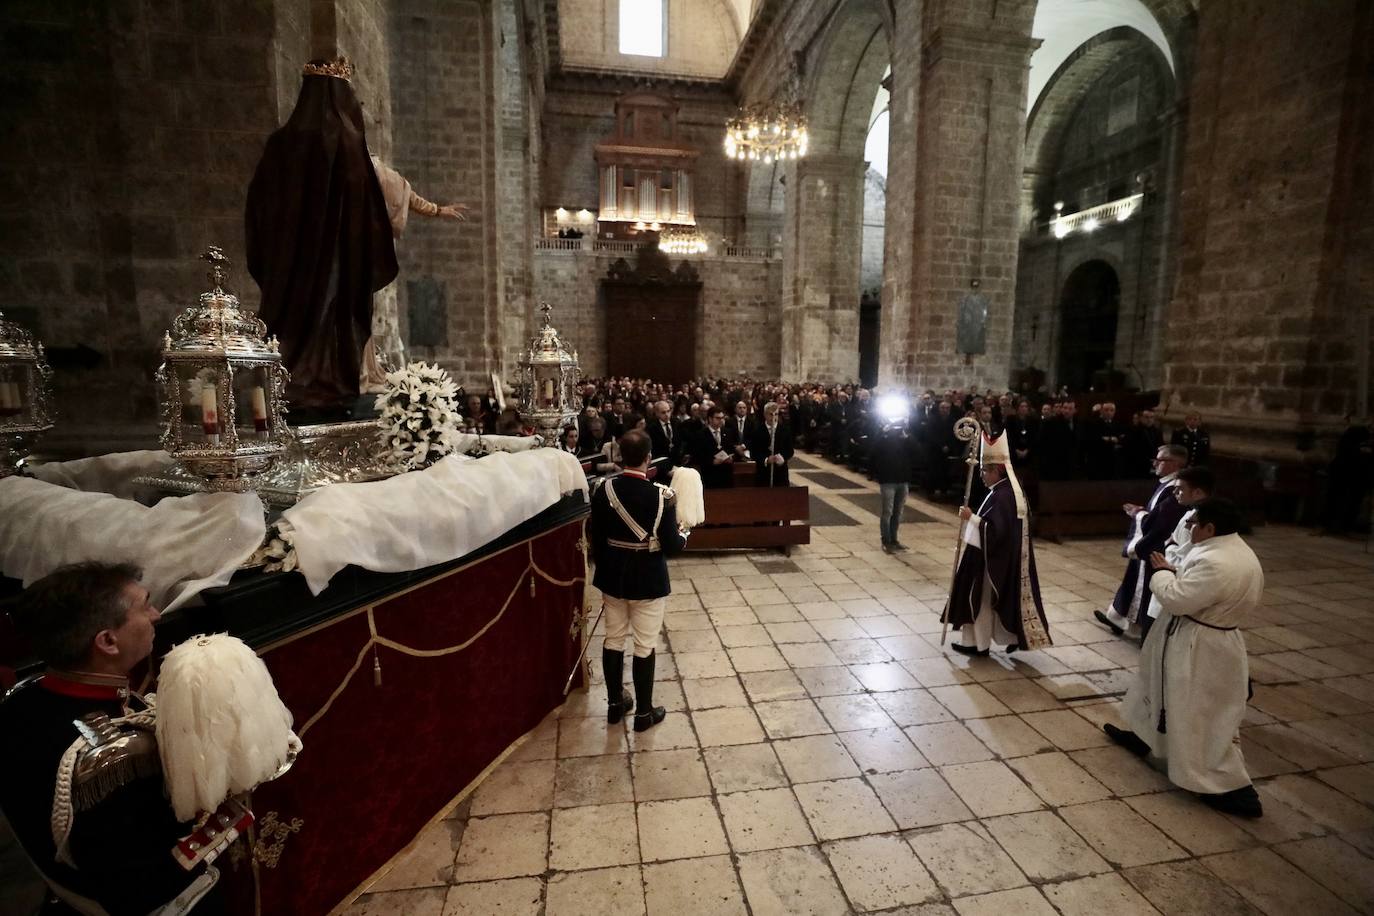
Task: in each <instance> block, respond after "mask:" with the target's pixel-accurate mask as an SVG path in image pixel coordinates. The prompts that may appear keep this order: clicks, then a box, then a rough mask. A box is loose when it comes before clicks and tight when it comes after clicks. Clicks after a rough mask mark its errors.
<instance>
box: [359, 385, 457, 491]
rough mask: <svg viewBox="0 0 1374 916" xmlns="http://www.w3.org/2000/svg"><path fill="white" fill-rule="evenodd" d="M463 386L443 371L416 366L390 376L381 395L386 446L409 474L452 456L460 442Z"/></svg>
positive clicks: (382, 424) (380, 409)
mask: <svg viewBox="0 0 1374 916" xmlns="http://www.w3.org/2000/svg"><path fill="white" fill-rule="evenodd" d="M457 397H458V386H457V385H455V384H454V383H453V379H452V378H450V377H449V374H448V373H447V372H445V371H444V370H443V369H441V368H439V367H438V366H431V365H429V364H427V363H421V362H415V363H411V364H410V365H409V366H406V367H405V368H404V369H398V370H396V371H395V372H388V373H387V376H386V391H384V392H382V393H381V394H379V395H377V410H379V411H380V412H381V418H380V422H381V427H382V433H381V435H382V444H383V445H384V446H385V447H386V449H387V451H388V452H389V453H390V455H391V457H392V458H393V459H394V460H395V461H396V462H397V463H398V464H400V465H402V466H403V467H405V468H406V470H410V471H415V470H420V469H422V468H427V467H429V466H430V465H431V464H433V463H434V462H436V461H438V460H439V459H440V458H442V457H444V456H445V455H447V454H449V453H450V452H452V451H453V450H454V448H455V446H456V442H457V437H458V403H457Z"/></svg>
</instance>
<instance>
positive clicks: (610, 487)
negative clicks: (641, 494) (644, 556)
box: [606, 480, 664, 552]
mask: <svg viewBox="0 0 1374 916" xmlns="http://www.w3.org/2000/svg"><path fill="white" fill-rule="evenodd" d="M654 491H655V492H656V493H657V494H658V514H657V515H655V516H654V533H653V534H650V533H649V532H647V531H645V530H644V526H643V525H641V524H639V522H637V521H635V520H634V517H633V516H632V515H630V513H629V512H628V511H626V509H625V507H624V506H623V505H622V504H621V502H620V500H619V499H618V498H617V497H616V495H615V481H613V480H608V481H606V500H607V502H609V503H610V504H611V508H612V509H614V510H615V514H616V515H618V516H620V520H621V521H622V522H624V523H625V527H626V528H629V529H630V533H631V534H633V535H634V536H635V537H636V538H638V539H639V540H638V541H621V540H617V539H615V538H606V543H607V544H610V545H611V546H612V547H619V548H620V549H621V550H648V551H651V552H657V551H658V550H659V549H660V547H659V543H658V526H659V523H660V522H662V521H663V502H664V496H663V490H662V488H660V487H657V486H655V487H654Z"/></svg>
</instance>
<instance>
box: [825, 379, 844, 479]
mask: <svg viewBox="0 0 1374 916" xmlns="http://www.w3.org/2000/svg"><path fill="white" fill-rule="evenodd" d="M826 414H827V415H828V417H829V419H830V460H831V461H844V460H845V459H846V458H848V457H849V414H850V406H849V394H848V392H846V391H844V389H840V390H839V391H837V392H836V393H835V400H833V401H831V402H830V406H829V407H828V408H827V409H826Z"/></svg>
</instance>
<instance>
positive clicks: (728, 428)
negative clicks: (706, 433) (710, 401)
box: [725, 401, 758, 461]
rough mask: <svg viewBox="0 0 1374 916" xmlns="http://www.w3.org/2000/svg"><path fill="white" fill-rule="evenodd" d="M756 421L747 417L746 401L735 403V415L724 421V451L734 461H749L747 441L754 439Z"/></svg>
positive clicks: (747, 407) (747, 404)
mask: <svg viewBox="0 0 1374 916" xmlns="http://www.w3.org/2000/svg"><path fill="white" fill-rule="evenodd" d="M756 426H758V420H756V419H755V418H754V417H752V416H750V415H749V403H748V402H747V401H736V402H735V415H734V416H732V417H730V419H728V420H726V421H725V450H726V451H727V452H729V453H730V454H731V455H733V456H734V458H735V460H736V461H748V460H749V440H750V439H752V438H753V437H754V428H755V427H756Z"/></svg>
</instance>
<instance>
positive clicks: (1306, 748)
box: [347, 459, 1374, 916]
mask: <svg viewBox="0 0 1374 916" xmlns="http://www.w3.org/2000/svg"><path fill="white" fill-rule="evenodd" d="M811 460H812V461H813V463H815V464H817V465H818V469H821V470H824V471H826V472H832V473H838V474H840V475H841V476H842V477H844V478H845V479H846V480H849V481H852V490H853V491H862V490H870V491H871V490H872V489H874V487H873V485H872V484H870V483H868V482H866V481H864V480H863V479H862V478H860V477H858V476H855V475H853V474H850V473H849V472H847V471H843V470H840V469H837V468H834V467H833V466H829V465H827V464H825V463H824V462H819V461H816V460H815V459H811ZM796 477H797V480H798V482H805V478H806V474H805V473H804V472H797V473H796ZM830 482H832V483H833V482H834V481H830ZM813 492H815V493H818V494H819V496H820V498H821V499H822V500H824V501H825V502H827V503H828V504H830V505H831V506H833V507H834V508H835V509H837V510H839V511H840V512H842V513H844V514H845V515H846V516H848V517H849V518H852V519H854V520H857V521H859V522H861V523H862V524H860V525H854V526H843V525H835V526H828V527H821V528H816V529H814V530H813V531H812V543H811V544H810V546H808V547H805V548H801V549H797V550H794V552H793V553H792V556H791V557H790V559H789V560H784V559H783V558H782V557H781V555H779V554H776V553H773V554H748V555H746V554H717V555H713V556H688V557H685V558H681V559H678V560H676V561H674V563H673V585H674V594H673V597H672V598H671V599H670V604H669V611H668V615H667V620H666V627H665V633H664V634H663V637H662V640H661V642H660V645H659V667H658V677H659V681H660V683H659V685H658V688H657V691H656V700H657V702H658V703H660V704H663V705H666V706H667V708H668V709H669V711H670V712H669V716H668V718H667V720H666V721H665V722H664V723H663V724H662V725H660V726H658V727H656V728H655V729H653V730H652V731H650V732H647V733H645V734H643V735H636V734H634V733H633V732H632V731H628V730H627V729H626V728H625V727H623V726H616V727H612V728H609V729H608V728H607V726H606V723H605V720H604V718H603V715H604V711H605V691H604V687H603V685H601V684H595V685H593V687H592V689H591V691H590V692H589V693H583V694H574V695H573V697H572V698H571V699H570V701H569V702H568V703H567V704H566V705H565V706H564V707H563V708H562V709H561V710H558V711H557V712H555V713H553V714H552V715H550V717H549V718H548V720H547V721H545V722H544V723H543V724H542V725H540V726H539V728H538V729H537V730H536V731H535V732H534V733H533V735H532V736H531V737H530V739H529V740H528V741H527V742H526V743H525V744H524V745H523V746H522V747H521V748H520V749H519V750H518V751H517V752H516V753H515V754H514V755H513V756H512V757H511V758H509V759H508V760H507V761H506V762H504V763H503V764H502V765H501V766H500V767H499V768H498V769H497V770H496V771H494V773H493V774H492V775H491V776H490V778H489V779H488V780H487V781H486V782H485V783H484V784H483V785H482V786H481V787H480V788H479V789H478V790H477V792H476V793H475V794H474V795H473V796H472V797H471V798H470V799H469V800H468V801H467V802H465V803H464V804H463V805H462V806H460V807H459V808H458V810H457V811H456V812H455V813H454V815H453V816H452V817H451V818H450V819H448V820H446V821H444V822H442V823H441V824H439V825H438V826H436V827H435V828H433V829H431V830H430V831H428V832H427V833H426V834H424V835H423V836H421V837H420V838H419V842H418V843H417V844H416V846H415V847H414V848H413V849H412V851H411V852H410V853H408V854H407V855H406V856H405V857H404V858H403V859H401V860H400V861H399V862H398V863H397V865H396V866H395V868H394V869H393V870H392V871H391V872H390V873H389V874H387V875H386V876H385V877H383V878H382V879H381V880H380V881H379V882H378V883H377V884H376V885H375V886H374V887H373V888H372V893H370V894H368V895H366V896H364V897H362V898H360V899H359V900H358V901H357V902H356V903H355V904H354V905H353V907H352V908H351V909H349V910H348V911H347V912H348V913H349V914H351V916H362V914H369V916H371V914H384V913H386V914H389V913H405V914H414V916H439V914H443V916H460V914H476V916H493V914H531V916H534V914H541V913H542V914H546V916H564V914H601V913H616V914H635V913H646V912H647V913H649V914H660V913H667V914H672V916H688V914H743V913H752V914H755V916H763V914H775V913H818V914H819V913H825V914H830V913H851V912H891V913H906V914H915V913H920V914H932V916H933V914H949V913H954V912H957V913H960V914H965V916H973V914H984V913H988V914H991V913H1008V912H1010V913H1018V914H1021V913H1024V914H1036V913H1045V914H1053V913H1055V912H1059V913H1063V914H1080V913H1082V914H1094V913H1113V914H1128V913H1129V914H1134V913H1154V912H1162V913H1166V914H1183V913H1199V914H1202V913H1205V914H1238V913H1255V912H1263V913H1267V914H1272V916H1288V914H1296V913H1303V914H1328V913H1332V914H1334V913H1352V912H1365V913H1370V912H1374V861H1371V857H1374V810H1371V806H1374V763H1371V762H1370V761H1374V554H1370V553H1366V552H1364V545H1362V544H1358V543H1350V542H1333V541H1331V540H1329V539H1321V538H1316V537H1313V536H1311V535H1310V534H1308V533H1307V532H1306V531H1302V530H1298V529H1291V528H1283V527H1269V528H1264V529H1262V530H1261V531H1260V532H1259V533H1258V534H1256V535H1255V536H1254V537H1253V538H1252V539H1251V543H1252V544H1253V546H1254V547H1255V549H1256V551H1257V552H1258V553H1259V554H1260V557H1261V559H1262V560H1263V562H1264V567H1265V574H1266V580H1267V587H1266V590H1265V606H1264V608H1263V609H1262V610H1261V612H1260V613H1258V614H1256V615H1255V617H1254V619H1253V620H1251V621H1250V624H1249V626H1248V628H1247V629H1246V632H1245V636H1246V641H1247V643H1248V645H1249V648H1250V653H1251V673H1252V674H1253V676H1254V680H1255V696H1254V700H1253V702H1252V704H1251V707H1250V712H1249V715H1248V717H1247V719H1246V723H1245V728H1244V729H1243V733H1242V738H1241V741H1242V744H1243V746H1244V751H1245V758H1246V761H1247V764H1248V766H1249V768H1250V772H1251V774H1252V776H1253V777H1254V778H1255V779H1256V781H1257V783H1258V787H1259V792H1260V795H1261V797H1262V798H1263V801H1264V805H1265V811H1266V816H1265V817H1264V818H1263V819H1262V820H1259V821H1255V822H1250V821H1244V820H1239V819H1232V818H1229V817H1226V816H1223V815H1221V814H1218V813H1215V812H1213V811H1211V810H1210V809H1208V808H1206V807H1204V806H1202V805H1201V804H1200V803H1198V802H1196V801H1195V800H1194V799H1192V798H1191V797H1190V796H1189V795H1188V794H1187V793H1184V792H1180V791H1175V790H1172V789H1171V788H1170V786H1169V784H1168V782H1167V781H1166V780H1165V779H1164V778H1163V777H1162V776H1161V775H1160V774H1159V773H1157V772H1156V771H1155V770H1153V769H1151V768H1150V767H1149V766H1148V765H1146V764H1145V763H1143V762H1141V761H1139V760H1137V759H1135V758H1134V757H1132V756H1130V755H1129V754H1127V753H1125V752H1124V751H1121V750H1119V749H1118V748H1116V747H1114V746H1111V745H1110V744H1109V743H1108V742H1107V740H1106V738H1105V737H1104V735H1103V734H1102V731H1101V728H1100V725H1101V723H1103V722H1107V721H1113V720H1115V719H1116V715H1117V704H1118V703H1119V700H1120V696H1121V694H1122V693H1123V692H1124V691H1125V689H1126V687H1127V685H1128V683H1129V682H1130V680H1131V677H1132V669H1133V668H1134V666H1135V665H1136V662H1137V657H1138V654H1139V653H1138V650H1137V648H1136V647H1135V646H1134V645H1132V644H1129V643H1126V642H1123V641H1121V640H1118V639H1114V638H1112V637H1111V636H1110V635H1109V634H1107V633H1106V632H1105V631H1103V630H1102V629H1100V628H1099V627H1098V626H1097V625H1095V624H1094V623H1093V622H1092V621H1091V612H1092V609H1093V608H1095V607H1100V606H1102V605H1103V604H1104V603H1105V602H1106V601H1107V600H1108V599H1109V597H1110V595H1111V593H1112V591H1113V589H1114V588H1115V586H1116V583H1117V580H1118V577H1119V575H1120V573H1121V563H1122V561H1121V559H1120V555H1119V542H1117V541H1114V540H1112V541H1108V540H1095V541H1074V542H1070V543H1067V544H1064V545H1062V546H1056V545H1053V544H1042V545H1038V547H1037V558H1038V560H1039V568H1040V582H1041V586H1042V588H1043V591H1044V599H1045V604H1046V611H1047V613H1048V615H1049V618H1050V621H1051V626H1052V632H1053V636H1054V639H1055V643H1056V645H1055V647H1054V648H1052V649H1049V650H1046V651H1042V652H1033V653H1026V654H1025V655H1019V654H1018V655H1017V656H1014V661H1013V660H1008V659H1007V658H1006V657H1005V656H1000V655H999V654H998V653H996V652H994V655H993V657H991V658H989V659H979V660H970V659H966V658H964V657H962V656H958V655H955V654H953V653H951V652H949V651H948V650H947V649H946V650H943V651H942V650H941V648H940V645H939V639H940V633H939V631H940V624H939V621H938V612H939V608H940V606H941V604H942V602H943V598H944V595H945V591H946V588H947V584H948V577H949V572H950V563H951V560H952V558H951V553H952V549H953V536H954V525H953V522H952V521H950V522H946V523H940V524H931V523H926V524H918V525H910V526H906V527H904V528H903V530H902V534H901V537H902V540H903V541H905V542H906V543H907V544H908V545H910V547H911V551H910V553H908V554H905V555H903V556H902V557H901V558H900V559H897V558H892V557H888V556H885V555H884V554H883V553H882V552H881V551H880V550H879V549H878V536H877V519H876V518H875V517H874V516H873V515H871V514H869V513H867V512H865V511H864V510H862V509H860V508H859V507H858V506H856V505H855V504H854V503H853V502H852V501H850V500H846V499H844V498H843V497H842V496H840V495H838V494H839V493H840V492H843V491H840V490H837V489H828V488H826V489H819V490H816V489H813ZM918 508H919V509H920V510H921V511H923V512H925V513H926V514H928V515H931V516H935V517H941V518H943V517H950V516H949V511H948V509H942V508H939V507H935V506H931V505H928V504H922V505H920V506H918ZM626 667H627V669H628V667H629V666H628V665H627V666H626ZM626 674H627V678H628V670H627V672H626Z"/></svg>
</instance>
